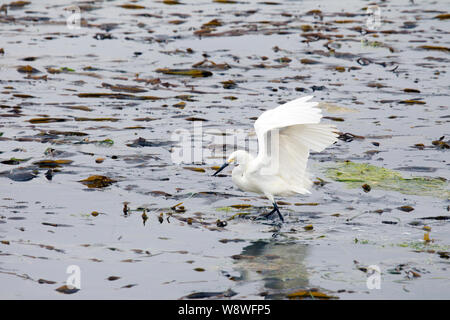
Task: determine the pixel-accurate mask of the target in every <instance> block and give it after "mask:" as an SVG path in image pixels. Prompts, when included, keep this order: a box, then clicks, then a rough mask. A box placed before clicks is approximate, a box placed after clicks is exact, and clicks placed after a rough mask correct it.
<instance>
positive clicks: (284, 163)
mask: <svg viewBox="0 0 450 320" xmlns="http://www.w3.org/2000/svg"><path fill="white" fill-rule="evenodd" d="M312 98H313V96H307V97H302V98H299V99H295V100H293V101H290V102H287V103H285V104H283V105H280V106H278V107H277V108H275V109H272V110H268V111H266V112H264V113H263V114H261V116H259V118H258V119H257V120H256V122H255V131H256V135H257V137H258V155H257V157H256V158H255V157H253V156H252V155H250V154H249V153H248V152H246V151H243V150H238V151H235V152H233V153H232V154H231V155H230V156H229V157H228V159H227V161H226V162H225V164H224V165H223V166H222V167H221V168H220V169H219V170H217V171H216V173H215V174H214V175H216V174H217V173H219V172H220V171H222V170H223V169H224V168H225V167H226V166H228V165H229V164H230V163H232V162H236V163H237V164H238V165H239V166H237V167H235V168H234V169H233V172H232V179H233V182H234V183H235V184H236V185H237V186H238V187H239V189H241V190H243V191H250V192H255V193H259V194H264V195H265V196H266V197H267V198H268V199H269V200H270V201H271V202H272V203H273V205H274V209H273V210H272V211H271V212H270V213H269V214H267V216H269V215H270V214H272V213H274V212H277V213H278V215H279V216H280V219H281V220H283V216H282V215H281V214H280V212H279V210H278V207H277V205H276V202H275V200H274V196H289V195H293V194H295V193H300V194H306V193H310V192H309V190H308V189H309V188H310V186H311V184H312V183H311V180H310V179H309V177H308V173H307V171H306V165H307V161H308V157H309V151H310V150H313V151H315V152H320V151H322V150H324V149H325V148H326V147H328V146H329V145H331V144H333V143H334V142H335V141H337V134H336V127H334V126H333V125H328V124H320V119H321V118H322V112H321V110H320V109H319V108H318V107H317V105H318V103H317V102H312V101H309V100H311V99H312Z"/></svg>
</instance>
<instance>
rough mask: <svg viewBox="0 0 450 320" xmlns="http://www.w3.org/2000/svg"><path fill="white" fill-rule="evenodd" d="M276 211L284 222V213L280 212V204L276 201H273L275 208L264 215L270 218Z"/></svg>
mask: <svg viewBox="0 0 450 320" xmlns="http://www.w3.org/2000/svg"><path fill="white" fill-rule="evenodd" d="M275 212H276V213H278V216H279V217H280V220H281V221H282V222H284V218H283V215H282V214H281V213H280V209H278V206H277V204H276V202H274V203H273V210H272V211H270V212H269V213H267V214H265V215H264V217H265V218H269V217H270V216H271V215H272V214H273V213H275Z"/></svg>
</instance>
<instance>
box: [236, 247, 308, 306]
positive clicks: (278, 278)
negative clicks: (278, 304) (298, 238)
mask: <svg viewBox="0 0 450 320" xmlns="http://www.w3.org/2000/svg"><path fill="white" fill-rule="evenodd" d="M307 251H308V246H307V245H305V244H301V243H295V242H279V241H277V240H272V241H265V240H264V241H263V240H258V241H256V242H253V243H252V244H251V245H249V246H247V247H245V248H244V249H243V250H242V254H241V255H239V256H236V257H235V258H236V261H237V262H236V270H237V271H239V272H240V275H241V276H240V280H241V281H261V282H262V283H263V286H264V287H263V288H262V292H261V294H262V295H264V296H266V298H269V299H278V298H284V297H285V296H286V293H289V292H292V291H295V290H298V289H305V288H307V287H308V273H307V270H306V267H305V265H304V260H305V257H306V254H307Z"/></svg>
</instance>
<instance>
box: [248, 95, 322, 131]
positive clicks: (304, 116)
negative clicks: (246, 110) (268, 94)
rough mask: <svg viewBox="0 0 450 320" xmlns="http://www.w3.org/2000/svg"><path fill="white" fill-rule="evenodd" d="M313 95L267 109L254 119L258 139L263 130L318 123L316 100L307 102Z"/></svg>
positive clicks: (318, 112) (318, 113)
mask: <svg viewBox="0 0 450 320" xmlns="http://www.w3.org/2000/svg"><path fill="white" fill-rule="evenodd" d="M312 98H313V96H306V97H302V98H298V99H295V100H292V101H289V102H287V103H285V104H282V105H280V106H278V107H276V108H275V109H272V110H267V111H266V112H264V113H263V114H261V115H260V116H259V118H258V119H257V120H256V121H255V131H256V135H257V136H258V139H259V137H260V136H262V135H263V134H264V133H265V132H267V131H270V130H272V129H275V128H283V127H287V126H292V125H295V124H304V123H319V122H320V119H321V118H322V112H321V110H320V109H319V108H317V102H308V101H309V100H311V99H312Z"/></svg>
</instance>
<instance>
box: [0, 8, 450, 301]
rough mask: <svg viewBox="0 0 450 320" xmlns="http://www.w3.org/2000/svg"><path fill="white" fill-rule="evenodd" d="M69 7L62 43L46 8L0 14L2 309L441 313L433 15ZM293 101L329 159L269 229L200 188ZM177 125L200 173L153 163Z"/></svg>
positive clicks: (443, 232) (443, 239)
mask: <svg viewBox="0 0 450 320" xmlns="http://www.w3.org/2000/svg"><path fill="white" fill-rule="evenodd" d="M72 4H73V5H77V6H78V7H79V9H80V13H81V19H80V21H79V22H80V27H81V28H80V29H70V28H68V27H67V24H66V19H67V17H68V16H69V15H70V14H71V13H72V11H71V10H66V9H67V6H68V3H67V1H59V0H58V1H51V2H50V1H48V3H44V1H11V2H7V3H4V4H3V5H1V10H0V29H1V31H0V32H1V37H0V199H1V200H0V256H1V259H0V288H1V289H0V297H1V298H52V299H57V298H74V299H88V298H98V297H101V298H110V299H115V298H135V299H148V298H158V299H164V298H169V299H178V298H186V299H207V298H221V299H249V298H251V299H352V298H354V299H380V298H385V299H389V298H400V299H411V298H437V299H441V298H448V297H449V294H450V289H449V288H450V280H449V273H448V267H449V265H448V263H449V260H448V259H449V251H450V248H449V245H450V243H449V240H450V238H449V234H450V228H449V218H450V213H449V210H450V209H449V201H448V198H449V188H448V179H449V178H450V177H449V174H448V172H449V170H448V152H449V150H448V149H449V148H450V147H449V136H450V132H449V129H448V128H449V119H450V118H449V112H448V101H449V90H448V83H449V76H448V63H449V51H450V49H449V48H450V38H449V23H450V22H449V14H448V12H447V10H448V8H446V7H445V5H444V4H443V3H440V2H423V1H422V2H420V3H419V2H407V1H405V2H404V3H401V2H398V3H385V2H380V3H379V4H378V5H379V8H380V21H379V22H380V26H379V28H378V29H375V30H372V29H370V28H368V26H367V19H368V16H367V14H366V9H367V6H368V5H369V4H368V2H366V1H356V0H352V1H348V2H346V3H345V4H344V3H340V2H333V1H301V2H300V1H281V0H279V1H270V2H267V1H266V2H265V1H253V0H252V1H213V0H205V1H201V2H198V1H193V0H192V1H191V0H179V1H119V0H116V1H94V0H93V1H74V2H73V3H72ZM309 94H313V95H314V96H315V99H316V101H319V102H320V107H321V108H322V109H323V111H324V121H325V122H329V123H333V124H335V125H337V127H338V129H339V131H340V133H341V135H340V140H339V141H338V142H337V143H336V144H335V145H333V146H332V147H330V148H329V149H327V150H326V151H325V152H323V153H321V154H311V157H310V162H309V167H310V171H311V177H312V180H313V181H314V187H313V190H312V191H313V192H312V194H311V195H308V196H297V197H291V198H283V199H278V200H279V201H280V202H279V206H280V208H281V211H282V213H283V214H284V216H285V219H286V223H285V224H283V225H280V224H279V223H278V221H277V220H276V216H274V220H265V219H261V217H260V215H261V214H263V213H266V212H267V210H270V203H268V201H267V200H265V199H262V198H261V197H259V196H256V195H252V194H246V193H242V192H240V191H239V190H237V189H236V188H234V187H233V186H232V182H231V178H230V171H224V175H223V176H222V177H215V178H213V177H211V174H212V173H213V172H214V170H215V168H216V167H215V166H217V165H220V164H221V163H222V160H223V157H222V153H223V152H224V150H225V153H226V151H231V149H233V147H234V145H233V139H231V140H226V142H225V143H223V142H220V143H217V142H216V140H214V137H218V136H222V134H224V132H225V130H243V131H244V132H246V133H248V135H249V139H250V140H251V141H253V142H254V139H255V136H254V134H253V132H252V125H253V122H254V120H255V119H256V117H257V116H258V115H259V114H260V113H261V112H262V111H264V110H267V109H269V108H273V107H275V106H276V105H278V104H280V103H282V102H285V101H288V100H291V99H294V98H296V97H298V96H302V95H309ZM198 122H201V123H202V125H203V132H204V135H205V138H204V144H203V148H204V151H205V154H206V155H207V156H206V159H204V160H205V162H204V163H201V162H199V163H183V164H177V163H174V162H173V161H172V155H173V152H174V148H175V146H176V143H177V141H174V136H173V135H172V134H173V133H174V132H175V130H176V129H180V128H181V129H186V130H189V131H191V132H192V131H194V124H195V123H198ZM224 136H232V132H231V131H228V132H226V133H225V134H224ZM71 265H76V266H79V267H80V270H81V289H80V290H71V289H70V288H67V287H66V286H65V284H66V279H67V278H68V276H69V274H67V273H66V271H67V268H68V267H69V266H71ZM371 265H376V266H378V267H379V268H380V270H381V289H369V288H368V287H367V286H366V280H367V279H368V277H369V276H370V267H369V266H371Z"/></svg>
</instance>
